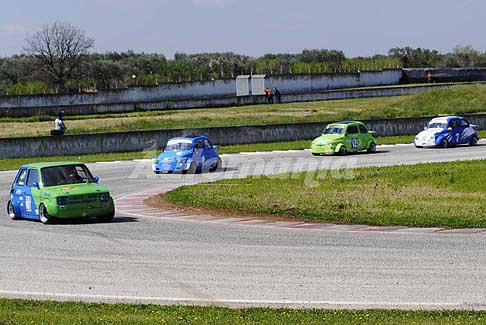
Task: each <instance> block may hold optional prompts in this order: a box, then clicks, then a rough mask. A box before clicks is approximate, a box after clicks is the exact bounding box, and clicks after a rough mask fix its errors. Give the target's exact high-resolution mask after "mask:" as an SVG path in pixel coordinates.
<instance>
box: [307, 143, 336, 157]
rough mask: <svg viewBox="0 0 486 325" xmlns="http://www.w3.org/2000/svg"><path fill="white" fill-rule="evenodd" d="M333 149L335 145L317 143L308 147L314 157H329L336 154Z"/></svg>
mask: <svg viewBox="0 0 486 325" xmlns="http://www.w3.org/2000/svg"><path fill="white" fill-rule="evenodd" d="M335 149H336V144H326V143H319V144H312V145H311V147H310V152H311V153H312V154H315V155H331V154H334V153H335V152H336V151H335Z"/></svg>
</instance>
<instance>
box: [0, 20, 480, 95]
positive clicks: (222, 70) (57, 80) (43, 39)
mask: <svg viewBox="0 0 486 325" xmlns="http://www.w3.org/2000/svg"><path fill="white" fill-rule="evenodd" d="M93 47H94V40H93V39H91V38H89V37H88V36H87V35H86V34H85V33H84V32H83V31H81V30H80V29H78V28H77V27H74V26H72V25H70V24H65V23H58V22H56V23H54V24H52V25H46V26H44V27H43V28H42V29H41V30H40V31H39V32H37V33H35V34H33V35H31V36H29V37H28V38H27V39H26V47H25V49H24V50H25V51H24V52H25V53H23V54H21V55H14V56H11V57H6V58H0V94H1V95H19V94H44V93H73V92H93V91H97V90H100V89H123V88H127V87H130V86H153V85H158V84H161V83H170V82H198V81H209V80H215V79H225V78H235V77H236V76H238V75H241V74H314V73H346V72H347V73H353V72H359V71H368V70H371V71H373V70H382V69H396V68H434V67H485V66H486V53H481V52H479V51H477V50H475V49H473V48H472V47H470V46H467V47H456V48H455V49H454V50H453V51H452V52H450V53H445V54H442V53H440V52H438V51H436V50H432V49H421V48H410V47H405V48H392V49H390V50H389V51H388V53H387V54H386V55H375V56H371V57H353V58H349V57H346V56H345V54H344V53H343V52H342V51H339V50H329V49H308V50H304V51H302V53H298V54H266V55H264V56H262V57H258V58H254V57H250V56H247V55H241V54H236V53H232V52H228V53H201V54H184V53H177V54H175V56H174V58H173V59H167V58H166V57H165V56H164V55H163V54H147V53H134V52H133V51H127V52H121V53H119V52H109V53H91V52H90V50H91V49H92V48H93Z"/></svg>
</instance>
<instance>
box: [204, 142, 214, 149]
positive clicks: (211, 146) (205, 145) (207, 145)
mask: <svg viewBox="0 0 486 325" xmlns="http://www.w3.org/2000/svg"><path fill="white" fill-rule="evenodd" d="M204 148H206V149H212V148H213V145H212V144H211V142H209V140H204Z"/></svg>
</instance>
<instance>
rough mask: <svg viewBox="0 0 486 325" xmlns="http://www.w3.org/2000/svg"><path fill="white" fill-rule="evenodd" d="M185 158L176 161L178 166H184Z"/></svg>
mask: <svg viewBox="0 0 486 325" xmlns="http://www.w3.org/2000/svg"><path fill="white" fill-rule="evenodd" d="M186 160H187V158H179V159H177V163H178V164H184V163H185V162H186Z"/></svg>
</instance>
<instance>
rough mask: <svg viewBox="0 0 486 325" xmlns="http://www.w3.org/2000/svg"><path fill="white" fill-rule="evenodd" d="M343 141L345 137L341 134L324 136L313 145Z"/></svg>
mask: <svg viewBox="0 0 486 325" xmlns="http://www.w3.org/2000/svg"><path fill="white" fill-rule="evenodd" d="M342 139H343V136H342V135H340V134H323V135H321V136H320V137H318V138H316V139H315V140H314V141H313V143H326V142H335V141H340V140H342Z"/></svg>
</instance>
